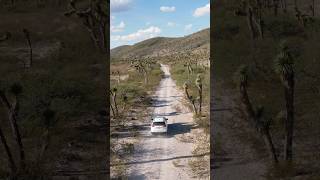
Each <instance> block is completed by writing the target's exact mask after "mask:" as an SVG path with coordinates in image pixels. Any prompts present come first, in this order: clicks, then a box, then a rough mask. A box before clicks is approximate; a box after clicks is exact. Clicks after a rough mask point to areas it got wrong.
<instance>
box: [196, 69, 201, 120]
mask: <svg viewBox="0 0 320 180" xmlns="http://www.w3.org/2000/svg"><path fill="white" fill-rule="evenodd" d="M196 86H197V88H198V93H199V113H200V114H201V109H202V79H201V75H200V74H198V75H197V79H196Z"/></svg>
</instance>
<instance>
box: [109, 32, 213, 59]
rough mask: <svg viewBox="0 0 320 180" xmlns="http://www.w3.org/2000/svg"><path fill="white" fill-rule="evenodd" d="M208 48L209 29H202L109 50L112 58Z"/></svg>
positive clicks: (207, 49) (163, 54) (160, 54)
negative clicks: (188, 33) (184, 34)
mask: <svg viewBox="0 0 320 180" xmlns="http://www.w3.org/2000/svg"><path fill="white" fill-rule="evenodd" d="M209 50H210V29H209V28H207V29H204V30H201V31H199V32H196V33H193V34H190V35H188V36H184V37H179V38H167V37H155V38H151V39H147V40H145V41H142V42H139V43H137V44H134V45H131V46H129V45H125V46H119V47H116V48H114V49H112V50H111V57H112V58H115V59H117V58H128V57H131V56H138V57H145V56H150V57H154V56H165V55H170V54H174V53H177V52H184V51H191V52H195V53H196V52H198V51H206V52H208V53H209Z"/></svg>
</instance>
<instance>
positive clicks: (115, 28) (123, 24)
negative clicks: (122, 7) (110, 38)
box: [110, 21, 126, 32]
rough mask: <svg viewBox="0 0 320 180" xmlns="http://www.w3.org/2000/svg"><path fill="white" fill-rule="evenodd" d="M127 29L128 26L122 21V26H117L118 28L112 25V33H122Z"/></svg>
mask: <svg viewBox="0 0 320 180" xmlns="http://www.w3.org/2000/svg"><path fill="white" fill-rule="evenodd" d="M125 27H126V24H125V23H124V22H123V21H121V22H120V24H119V25H117V26H113V25H111V27H110V31H111V32H121V31H123V29H124V28H125Z"/></svg>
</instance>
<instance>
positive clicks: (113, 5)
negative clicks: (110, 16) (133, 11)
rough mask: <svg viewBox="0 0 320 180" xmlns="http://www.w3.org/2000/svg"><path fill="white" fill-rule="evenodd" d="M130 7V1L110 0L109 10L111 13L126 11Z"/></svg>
mask: <svg viewBox="0 0 320 180" xmlns="http://www.w3.org/2000/svg"><path fill="white" fill-rule="evenodd" d="M130 7H131V0H111V1H110V9H111V12H121V11H127V10H129V9H130Z"/></svg>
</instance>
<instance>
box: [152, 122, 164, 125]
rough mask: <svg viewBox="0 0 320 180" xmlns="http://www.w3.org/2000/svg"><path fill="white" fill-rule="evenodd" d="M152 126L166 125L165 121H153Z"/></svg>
mask: <svg viewBox="0 0 320 180" xmlns="http://www.w3.org/2000/svg"><path fill="white" fill-rule="evenodd" d="M153 125H154V126H166V123H165V122H153Z"/></svg>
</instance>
